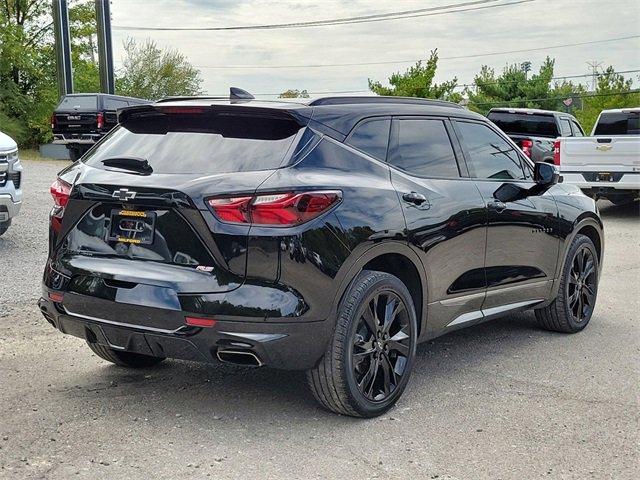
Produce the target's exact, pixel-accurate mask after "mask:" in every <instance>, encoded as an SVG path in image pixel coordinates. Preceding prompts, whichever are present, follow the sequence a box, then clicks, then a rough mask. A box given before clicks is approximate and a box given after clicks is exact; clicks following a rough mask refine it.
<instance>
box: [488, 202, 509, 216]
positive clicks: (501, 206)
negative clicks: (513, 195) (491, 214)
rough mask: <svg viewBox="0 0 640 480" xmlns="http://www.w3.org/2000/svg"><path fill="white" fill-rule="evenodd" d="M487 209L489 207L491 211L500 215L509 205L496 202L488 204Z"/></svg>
mask: <svg viewBox="0 0 640 480" xmlns="http://www.w3.org/2000/svg"><path fill="white" fill-rule="evenodd" d="M487 207H489V210H495V211H496V212H498V213H500V212H502V211H504V209H505V208H507V204H506V203H504V202H500V201H495V202H489V203H487Z"/></svg>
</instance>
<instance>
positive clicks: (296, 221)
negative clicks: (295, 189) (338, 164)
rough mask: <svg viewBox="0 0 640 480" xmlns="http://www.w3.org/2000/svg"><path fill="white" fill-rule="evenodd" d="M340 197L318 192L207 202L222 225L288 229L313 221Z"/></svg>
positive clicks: (327, 192)
mask: <svg viewBox="0 0 640 480" xmlns="http://www.w3.org/2000/svg"><path fill="white" fill-rule="evenodd" d="M341 198H342V193H341V192H339V191H321V192H304V193H272V194H266V195H254V196H238V197H219V198H210V199H208V200H207V203H208V204H209V206H210V207H211V209H212V210H213V213H214V214H215V215H216V217H218V219H219V220H221V221H223V222H227V223H242V224H252V225H265V226H272V227H291V226H295V225H300V224H301V223H305V222H308V221H309V220H312V219H314V218H316V217H317V216H319V215H321V214H322V213H323V212H326V211H327V210H328V209H329V208H331V207H332V206H333V205H335V204H336V203H338V202H339V201H340V199H341Z"/></svg>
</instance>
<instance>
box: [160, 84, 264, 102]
mask: <svg viewBox="0 0 640 480" xmlns="http://www.w3.org/2000/svg"><path fill="white" fill-rule="evenodd" d="M255 98H256V97H254V96H253V95H251V94H250V93H249V92H247V91H246V90H243V89H241V88H238V87H230V88H229V97H219V96H218V97H213V96H208V95H195V96H194V95H192V96H179V95H176V96H171V97H164V98H161V99H160V100H158V101H156V103H165V102H175V101H178V100H255Z"/></svg>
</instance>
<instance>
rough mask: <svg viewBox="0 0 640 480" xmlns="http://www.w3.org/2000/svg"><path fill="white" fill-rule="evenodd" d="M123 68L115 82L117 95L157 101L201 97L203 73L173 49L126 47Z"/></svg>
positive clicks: (130, 41) (150, 43) (146, 45)
mask: <svg viewBox="0 0 640 480" xmlns="http://www.w3.org/2000/svg"><path fill="white" fill-rule="evenodd" d="M124 49H125V53H126V57H125V59H124V66H123V68H122V70H121V71H120V72H118V73H119V75H118V79H117V80H116V90H117V93H118V94H121V95H128V96H131V97H140V98H146V99H149V100H158V99H160V98H163V97H167V96H173V95H199V94H201V93H202V89H201V85H202V78H201V77H200V71H199V70H198V69H196V68H195V67H193V66H192V65H191V64H190V63H189V62H188V61H187V59H186V57H185V56H184V55H183V54H181V53H180V52H178V51H177V50H174V49H166V50H162V49H160V48H158V46H157V45H156V43H155V42H154V41H152V40H146V41H145V42H144V43H142V44H141V45H138V44H137V43H136V41H135V40H133V39H128V40H127V41H126V42H125V44H124Z"/></svg>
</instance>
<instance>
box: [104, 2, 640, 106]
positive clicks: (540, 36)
mask: <svg viewBox="0 0 640 480" xmlns="http://www.w3.org/2000/svg"><path fill="white" fill-rule="evenodd" d="M468 1H470V0H422V1H418V0H416V1H413V0H411V1H390V0H376V1H362V0H351V1H346V0H345V1H343V0H324V1H322V2H304V1H279V0H275V1H274V0H112V6H111V8H112V24H113V26H114V30H113V42H114V61H115V64H116V68H117V67H118V66H119V65H121V64H122V55H123V47H122V45H123V42H124V41H125V40H126V39H127V38H134V39H136V40H139V41H144V40H145V39H147V38H150V39H152V40H155V41H156V42H157V43H158V45H159V46H161V47H171V48H175V49H177V50H179V51H180V52H181V53H183V54H184V55H185V56H186V57H187V59H188V60H189V61H190V62H191V63H192V64H193V65H194V66H197V67H199V69H200V71H201V76H202V78H203V80H204V81H203V89H204V90H205V91H206V92H207V93H209V94H225V93H226V92H228V89H229V86H237V87H241V88H244V89H245V90H247V91H249V92H251V93H254V94H269V93H279V92H282V91H284V90H287V89H299V90H303V89H306V90H308V91H309V92H311V93H315V92H327V91H351V90H354V91H363V93H364V91H366V90H367V79H368V78H371V79H374V80H379V81H382V82H383V83H384V84H386V83H387V82H386V80H387V78H388V77H389V76H390V75H391V74H393V73H394V72H397V71H404V70H406V69H407V68H408V67H409V66H410V65H411V64H412V62H411V61H414V60H418V59H421V58H422V59H424V58H426V57H427V56H428V53H429V51H431V50H433V49H435V48H437V49H438V53H439V55H440V58H441V60H440V61H439V63H438V73H437V77H436V81H443V80H449V79H451V78H453V77H457V78H458V82H459V83H470V82H472V81H473V77H474V75H475V74H476V73H477V72H478V71H479V69H480V67H481V66H482V65H488V66H491V67H493V68H495V69H496V71H497V72H500V71H501V70H502V68H503V67H504V66H505V65H507V64H512V63H521V62H524V61H531V62H532V63H533V70H534V71H537V69H538V68H539V66H540V64H541V63H542V61H543V60H544V58H545V57H546V56H547V55H549V56H551V57H552V58H555V60H556V68H555V75H556V76H562V75H579V74H585V73H587V72H589V71H590V67H589V66H588V65H587V62H593V61H596V62H602V66H603V67H606V66H609V65H612V66H613V67H614V68H615V69H616V70H638V69H640V38H635V39H628V40H623V41H616V42H607V43H598V44H591V45H582V46H572V47H565V48H548V49H547V48H545V49H544V50H538V51H531V52H523V53H511V54H501V55H491V56H479V57H475V55H481V54H486V53H493V52H503V51H506V50H524V49H531V48H540V47H547V46H553V45H560V44H570V43H580V42H588V41H593V40H601V39H609V38H616V37H625V36H629V35H640V0H532V1H530V2H526V3H519V4H516V5H503V4H507V3H510V2H514V1H516V0H496V1H494V2H489V3H491V4H494V5H501V6H499V7H495V8H488V9H485V10H475V11H467V12H458V13H449V14H444V15H437V16H426V17H417V18H408V19H400V20H389V21H384V22H374V23H361V24H350V25H337V26H324V27H311V28H293V29H275V30H243V31H237V30H236V31H213V32H212V31H200V32H198V31H135V30H121V29H118V28H117V27H119V26H136V27H226V26H239V25H260V24H275V23H288V22H306V21H314V20H325V19H333V18H342V17H352V16H360V15H374V14H381V13H389V12H397V11H403V10H411V9H419V8H429V7H438V6H442V5H451V4H460V3H466V2H468ZM459 56H473V57H471V58H462V59H461V58H458V59H453V58H448V57H459ZM406 60H409V62H407V61H406ZM367 62H398V63H390V64H384V65H357V66H342V67H322V68H310V67H298V65H317V64H335V63H367ZM291 65H293V66H294V67H293V68H274V66H291ZM205 67H216V68H205ZM219 67H226V68H219ZM239 67H244V68H239ZM246 67H261V68H246ZM632 76H633V78H635V85H636V86H638V85H640V77H639V76H638V73H636V74H632ZM575 80H578V81H582V82H586V81H587V80H588V79H587V78H580V79H575ZM575 80H574V81H575ZM312 96H321V95H312ZM264 98H269V97H266V96H265V97H264Z"/></svg>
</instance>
